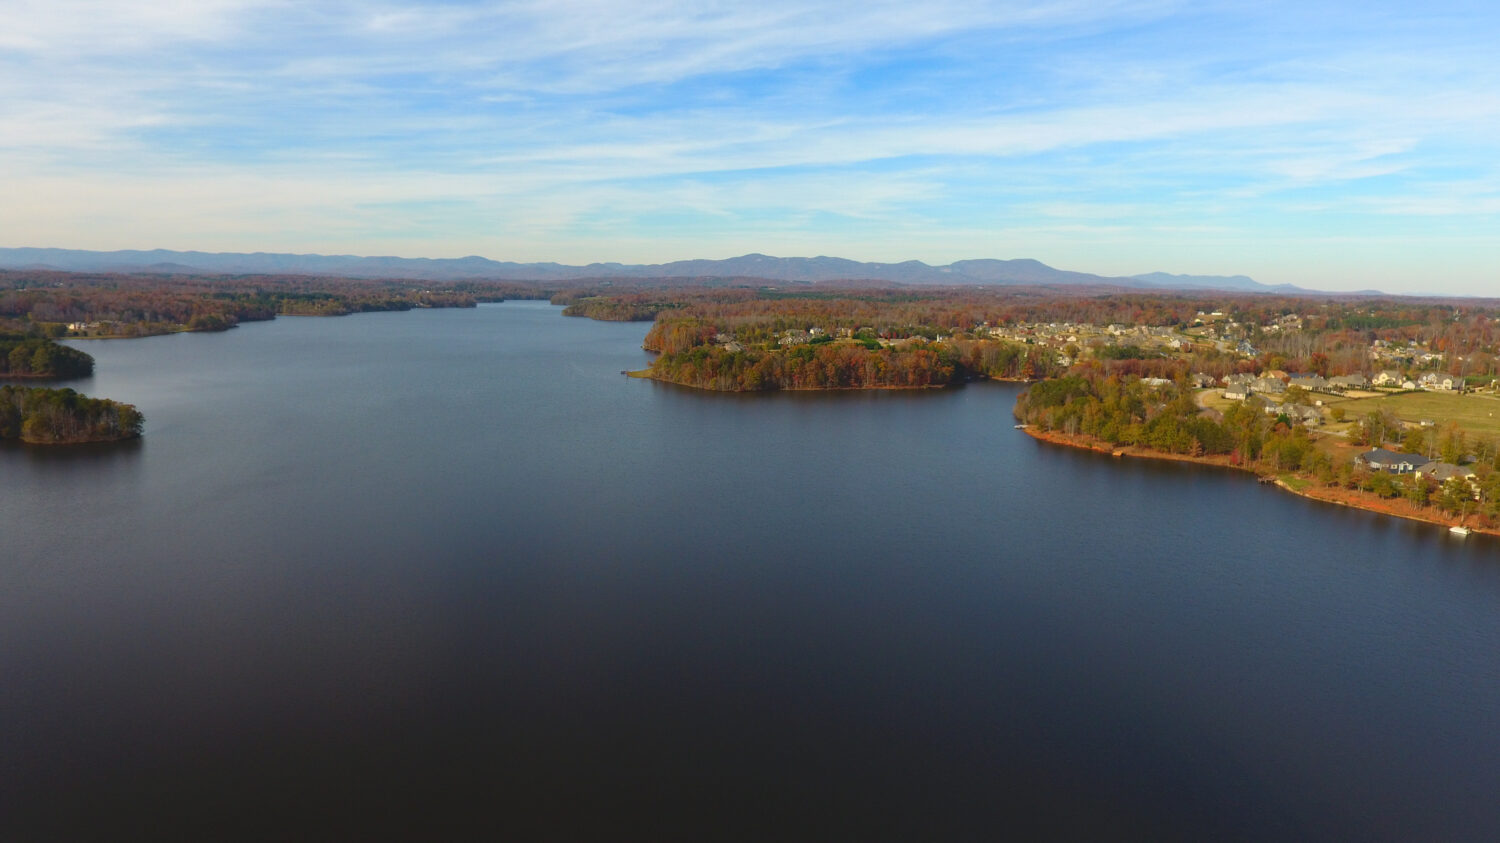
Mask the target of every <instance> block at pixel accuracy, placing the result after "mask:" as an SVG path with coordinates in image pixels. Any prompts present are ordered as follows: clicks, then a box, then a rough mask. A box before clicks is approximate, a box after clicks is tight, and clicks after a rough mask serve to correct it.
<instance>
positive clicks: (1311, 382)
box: [1287, 375, 1328, 392]
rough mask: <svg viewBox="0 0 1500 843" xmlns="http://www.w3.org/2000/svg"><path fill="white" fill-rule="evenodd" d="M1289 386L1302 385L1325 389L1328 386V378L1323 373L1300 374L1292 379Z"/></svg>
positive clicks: (1320, 389) (1319, 389)
mask: <svg viewBox="0 0 1500 843" xmlns="http://www.w3.org/2000/svg"><path fill="white" fill-rule="evenodd" d="M1287 385H1288V386H1300V387H1302V388H1303V389H1310V390H1316V391H1319V392H1321V391H1323V390H1325V389H1327V388H1328V380H1327V378H1324V377H1323V376H1322V375H1298V376H1296V377H1294V378H1292V379H1291V381H1290V382H1289V383H1288V384H1287Z"/></svg>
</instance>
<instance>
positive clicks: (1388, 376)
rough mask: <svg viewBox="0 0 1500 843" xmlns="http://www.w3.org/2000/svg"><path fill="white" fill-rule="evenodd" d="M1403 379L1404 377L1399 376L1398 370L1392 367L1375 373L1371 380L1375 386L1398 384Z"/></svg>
mask: <svg viewBox="0 0 1500 843" xmlns="http://www.w3.org/2000/svg"><path fill="white" fill-rule="evenodd" d="M1403 380H1405V378H1403V377H1401V373H1400V372H1398V371H1396V370H1394V369H1386V370H1385V371H1383V372H1381V373H1380V374H1378V375H1376V376H1375V379H1374V380H1373V381H1371V382H1372V383H1374V384H1375V385H1376V386H1400V385H1401V382H1402V381H1403Z"/></svg>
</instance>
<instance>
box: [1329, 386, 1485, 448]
mask: <svg viewBox="0 0 1500 843" xmlns="http://www.w3.org/2000/svg"><path fill="white" fill-rule="evenodd" d="M1322 397H1323V403H1324V405H1325V406H1327V407H1329V408H1333V407H1343V408H1344V412H1345V413H1346V414H1347V418H1349V419H1351V420H1353V419H1357V418H1359V417H1361V416H1364V415H1366V414H1368V413H1372V412H1375V411H1378V410H1390V411H1391V412H1392V413H1394V414H1395V415H1396V417H1397V418H1399V419H1401V420H1402V421H1404V422H1411V423H1413V424H1415V423H1418V422H1420V421H1422V420H1423V419H1431V420H1432V421H1434V422H1437V424H1438V426H1439V427H1441V426H1443V425H1445V424H1447V423H1448V422H1450V421H1452V422H1458V426H1459V427H1460V428H1462V429H1463V430H1464V431H1466V432H1468V433H1471V434H1479V435H1481V436H1492V437H1495V436H1500V398H1496V397H1495V396H1493V395H1482V394H1476V393H1468V394H1465V395H1456V394H1450V393H1443V392H1407V393H1402V394H1400V395H1387V396H1382V397H1379V398H1332V397H1327V396H1322Z"/></svg>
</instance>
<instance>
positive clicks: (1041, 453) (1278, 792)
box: [0, 302, 1500, 840]
mask: <svg viewBox="0 0 1500 843" xmlns="http://www.w3.org/2000/svg"><path fill="white" fill-rule="evenodd" d="M646 327H647V326H646V325H644V324H640V323H636V324H628V323H627V324H618V323H601V322H591V321H586V320H581V319H568V318H563V317H561V316H560V309H559V308H555V307H551V306H549V305H547V304H545V303H540V302H513V303H505V304H499V305H486V306H481V307H479V308H476V309H469V310H423V311H414V312H410V313H382V314H363V315H356V316H349V317H342V318H334V319H310V318H303V319H296V318H282V319H278V320H276V321H275V322H271V323H264V324H250V325H246V326H243V327H241V328H238V329H236V330H233V331H229V332H226V333H222V334H179V335H173V336H166V337H156V338H150V339H143V340H131V341H112V342H93V343H79V344H78V346H79V347H81V348H84V349H85V350H86V351H88V352H89V353H91V354H93V355H94V356H95V357H96V359H97V367H96V374H95V376H94V377H93V378H91V379H88V380H85V381H79V382H72V383H70V384H69V385H70V386H73V387H74V388H76V389H78V390H79V391H82V392H86V393H88V394H90V395H97V396H102V397H108V398H114V399H117V400H121V401H126V402H130V403H134V404H136V405H137V406H138V407H139V408H140V409H141V410H142V411H143V412H144V413H145V414H146V436H145V438H144V439H143V440H141V441H140V442H136V443H128V444H125V445H108V446H85V447H79V448H69V449H57V450H47V449H39V448H30V447H22V446H11V447H5V448H0V479H3V483H0V537H3V548H4V549H3V551H0V558H3V560H4V561H3V563H0V832H3V833H0V836H3V837H4V838H5V839H8V840H26V839H46V840H53V839H91V838H92V839H118V838H120V837H151V838H173V837H185V838H189V839H196V838H205V839H218V838H224V837H229V838H264V837H274V838H278V839H285V838H311V839H329V838H335V837H356V836H363V837H391V838H405V839H410V838H413V837H418V838H433V837H436V838H452V837H455V836H461V835H471V834H472V835H479V834H482V835H484V836H487V837H488V836H502V835H508V836H518V837H522V838H523V839H533V838H552V839H579V838H584V839H617V838H621V837H624V836H627V835H631V836H646V837H648V838H662V839H682V838H691V839H767V838H783V839H784V838H788V837H792V838H802V837H816V838H835V839H859V838H871V837H874V838H890V839H981V838H982V839H992V838H994V837H997V836H1000V835H1002V834H1007V833H1022V834H1028V835H1031V836H1040V837H1048V838H1062V837H1084V838H1092V839H1099V838H1104V839H1157V840H1160V839H1173V838H1177V839H1199V840H1201V839H1210V838H1212V839H1236V838H1241V839H1284V838H1296V839H1324V840H1333V839H1389V840H1411V839H1445V840H1459V839H1474V840H1488V839H1494V837H1495V836H1496V835H1497V834H1500V798H1497V796H1496V795H1497V794H1500V542H1496V541H1494V540H1493V539H1490V538H1487V537H1484V536H1479V535H1475V536H1471V537H1469V538H1467V539H1457V538H1454V537H1451V536H1449V535H1448V534H1447V533H1446V532H1445V531H1443V530H1441V529H1439V528H1437V527H1433V526H1430V525H1422V524H1416V523H1409V522H1402V521H1397V520H1393V519H1389V518H1385V517H1381V516H1377V515H1373V514H1370V513H1364V512H1358V511H1352V510H1348V509H1345V508H1341V507H1336V506H1328V505H1321V504H1315V503H1313V502H1310V501H1306V500H1303V499H1300V498H1297V497H1294V496H1292V495H1288V494H1286V493H1284V492H1280V491H1278V490H1275V489H1273V488H1269V487H1262V486H1259V485H1257V484H1256V483H1255V480H1254V478H1253V477H1252V476H1250V475H1248V474H1238V473H1232V472H1225V471H1222V470H1217V469H1212V468H1206V467H1200V466H1193V465H1183V464H1174V463H1152V462H1143V461H1130V460H1125V461H1122V460H1112V459H1110V458H1109V457H1107V456H1099V455H1095V454H1090V453H1083V452H1078V451H1073V450H1069V449H1064V448H1058V447H1054V446H1049V445H1044V444H1041V443H1037V442H1035V441H1033V440H1031V439H1030V438H1028V437H1026V436H1025V435H1024V434H1022V433H1021V432H1019V431H1016V430H1013V429H1012V425H1013V424H1014V421H1013V419H1012V418H1011V414H1010V410H1011V407H1012V405H1013V403H1014V401H1015V397H1016V394H1017V391H1018V388H1017V387H1015V386H1013V385H1002V384H989V383H976V384H971V385H968V386H965V387H962V388H956V389H950V390H942V391H926V392H918V393H907V392H879V393H839V394H771V395H753V396H742V395H724V394H708V393H699V392H693V391H689V390H685V389H681V388H676V387H671V386H667V385H663V384H658V383H654V382H650V381H642V380H636V379H632V378H626V377H622V376H621V375H620V372H621V370H624V369H637V368H641V367H642V366H644V365H645V363H646V362H647V359H648V358H647V355H646V353H645V352H643V351H641V350H640V342H641V339H642V337H643V336H644V334H645V330H646Z"/></svg>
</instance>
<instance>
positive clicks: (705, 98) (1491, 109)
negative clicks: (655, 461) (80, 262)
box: [0, 0, 1500, 283]
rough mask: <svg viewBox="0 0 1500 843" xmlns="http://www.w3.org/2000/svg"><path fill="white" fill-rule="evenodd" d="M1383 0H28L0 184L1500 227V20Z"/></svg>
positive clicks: (9, 19) (179, 222)
mask: <svg viewBox="0 0 1500 843" xmlns="http://www.w3.org/2000/svg"><path fill="white" fill-rule="evenodd" d="M1441 5H1442V4H1440V6H1441ZM1369 8H1370V7H1368V6H1363V5H1362V6H1358V7H1356V6H1353V5H1348V6H1345V5H1342V4H1332V5H1328V4H1314V5H1308V4H1293V3H1290V2H1288V3H1272V4H1270V5H1265V4H1255V5H1245V4H1237V3H1223V4H1197V3H1195V4H1186V3H1179V2H1171V0H1161V2H1153V0H1118V1H1117V2H1081V0H1080V2H1071V1H1070V0H1059V1H1058V2H1021V0H1015V2H982V1H981V0H972V1H971V0H936V1H935V2H933V3H928V4H911V3H909V2H894V1H893V0H875V2H870V3H865V4H860V5H859V6H857V7H850V6H848V5H847V4H834V3H831V2H828V3H820V2H811V3H810V2H805V0H770V2H764V3H759V4H745V3H738V2H721V0H699V2H693V3H689V2H686V0H647V2H625V0H551V1H549V2H543V0H523V2H445V3H416V2H376V3H368V2H355V1H354V0H335V1H334V2H309V3H294V2H290V0H197V1H196V2H189V0H172V1H171V2H166V1H165V0H154V2H144V0H111V2H86V0H73V2H68V1H67V0H50V2H46V3H43V2H38V0H14V2H11V3H7V4H4V5H3V6H0V174H4V175H5V178H6V182H7V187H8V188H9V189H10V190H11V191H12V192H19V193H21V194H23V195H24V196H25V198H26V200H27V201H26V202H24V203H8V204H6V205H4V206H3V207H0V230H3V231H5V232H6V236H7V238H8V239H11V240H12V243H11V244H12V245H26V244H33V243H49V244H54V245H75V246H85V247H86V246H105V245H108V246H123V245H142V244H144V242H145V241H140V242H137V241H136V238H149V240H150V242H151V243H153V244H156V245H167V246H172V245H176V246H182V247H214V248H239V249H260V248H265V249H276V248H281V247H283V246H291V245H300V246H306V245H309V244H314V245H316V244H318V243H326V244H328V247H329V248H335V249H339V250H344V251H353V250H355V247H357V246H361V245H365V244H375V248H374V249H373V250H375V251H391V249H388V248H387V249H381V248H379V244H380V243H382V242H384V243H397V244H401V246H402V248H404V249H406V250H407V252H408V253H412V254H422V253H433V254H436V253H459V254H467V253H473V252H483V251H486V250H489V251H490V252H492V253H494V256H495V257H501V258H504V257H521V256H522V255H520V254H518V252H519V251H526V250H535V249H538V248H566V249H567V250H568V251H569V253H570V255H571V256H573V257H577V256H579V255H580V254H582V255H583V256H585V257H587V258H590V259H592V258H600V259H610V258H622V259H623V258H627V257H635V258H641V259H671V258H678V257H691V256H693V252H688V253H683V252H681V251H673V250H677V249H690V250H703V249H707V250H709V251H714V250H715V249H717V250H719V251H720V252H724V251H730V250H733V249H735V248H738V247H740V246H743V247H744V248H745V250H751V249H758V250H761V251H769V250H772V249H773V248H774V247H775V245H776V244H781V245H783V246H787V247H792V246H803V245H805V246H807V247H808V249H809V250H811V251H816V252H822V253H837V252H841V251H850V250H855V249H864V250H867V252H865V253H851V254H852V256H854V257H862V256H863V257H876V256H877V255H873V254H869V252H871V251H878V250H881V249H895V248H898V246H896V245H893V244H897V243H899V244H900V245H899V248H901V249H905V250H907V251H906V252H905V256H907V257H918V256H926V257H929V258H931V259H935V260H936V259H943V258H947V259H952V258H955V257H973V256H977V255H983V254H995V255H996V256H1001V257H1004V256H1013V255H1024V254H1028V253H1030V250H1029V249H1028V248H1027V247H1026V242H1027V240H1026V238H1031V242H1034V243H1035V244H1037V248H1039V249H1043V248H1044V249H1049V250H1055V251H1060V250H1062V249H1063V248H1064V246H1065V245H1066V244H1071V245H1072V247H1073V253H1074V254H1076V255H1078V256H1079V258H1080V259H1086V260H1099V261H1108V260H1109V259H1110V257H1109V256H1110V255H1114V256H1115V258H1116V259H1118V260H1119V261H1120V262H1122V263H1129V264H1130V266H1123V267H1116V268H1109V267H1095V268H1096V269H1097V270H1099V271H1110V272H1120V271H1125V270H1126V269H1136V268H1139V267H1141V266H1142V265H1145V266H1149V267H1151V268H1161V269H1180V270H1182V271H1199V270H1198V268H1197V266H1187V265H1180V264H1179V263H1177V261H1176V259H1175V258H1174V257H1173V256H1174V255H1176V256H1180V257H1182V258H1183V259H1184V260H1188V259H1191V260H1194V261H1201V260H1203V255H1202V250H1203V249H1204V248H1205V247H1204V246H1203V243H1205V242H1207V241H1210V240H1211V241H1213V242H1214V243H1218V244H1220V245H1221V246H1222V247H1223V248H1224V249H1225V250H1226V252H1225V254H1236V255H1240V256H1241V257H1243V258H1246V259H1248V258H1255V257H1256V255H1257V253H1256V252H1254V251H1253V250H1252V249H1250V248H1249V247H1246V248H1245V249H1243V250H1241V251H1235V250H1236V249H1240V246H1239V245H1236V244H1241V243H1247V244H1248V243H1256V242H1259V243H1261V244H1263V243H1264V242H1265V241H1266V240H1267V239H1270V238H1277V237H1283V238H1284V237H1288V236H1292V235H1295V236H1296V237H1297V238H1301V240H1303V241H1307V239H1308V238H1313V237H1316V236H1318V234H1319V232H1328V236H1330V237H1331V236H1338V237H1356V236H1357V234H1358V232H1360V231H1366V232H1368V237H1369V238H1370V240H1371V241H1372V242H1375V241H1379V242H1383V243H1390V242H1395V241H1394V240H1392V238H1391V225H1392V224H1394V222H1396V221H1406V222H1408V223H1409V224H1410V227H1411V228H1412V229H1413V230H1416V231H1420V232H1422V233H1424V234H1427V235H1429V238H1430V242H1432V243H1433V244H1434V245H1433V246H1432V248H1433V249H1440V248H1446V247H1445V246H1444V245H1443V244H1452V243H1454V242H1458V241H1459V240H1461V239H1463V237H1465V236H1466V233H1471V232H1474V231H1491V232H1492V231H1494V225H1495V220H1496V217H1497V214H1500V209H1497V208H1496V207H1495V195H1496V193H1495V191H1494V190H1493V189H1492V186H1493V185H1492V183H1490V184H1491V189H1486V190H1475V189H1473V187H1472V185H1473V183H1474V181H1475V180H1476V179H1478V180H1479V181H1480V182H1483V179H1484V178H1485V176H1486V175H1487V174H1489V173H1491V172H1492V164H1491V162H1492V161H1494V160H1495V158H1496V152H1497V150H1496V144H1497V142H1496V140H1495V138H1497V137H1500V94H1497V93H1495V92H1496V91H1500V63H1497V62H1495V61H1494V59H1493V57H1492V54H1493V44H1494V43H1496V41H1497V40H1500V16H1497V14H1496V13H1493V12H1489V11H1487V10H1485V9H1480V8H1478V7H1475V6H1472V5H1469V6H1465V7H1463V8H1459V7H1458V6H1454V7H1453V8H1451V9H1445V8H1437V9H1433V8H1424V9H1423V10H1421V12H1420V13H1418V12H1416V11H1410V12H1408V11H1406V10H1405V9H1404V8H1401V7H1397V6H1393V5H1387V6H1385V7H1382V8H1379V9H1375V10H1374V11H1367V10H1368V9H1369ZM23 208H24V210H23ZM1434 220H1444V221H1446V222H1447V223H1448V224H1449V225H1448V229H1449V230H1448V231H1446V232H1445V231H1443V230H1440V229H1436V228H1431V227H1429V226H1428V224H1427V222H1424V221H1434ZM684 230H691V231H692V236H690V237H684V236H682V235H681V232H682V231H684ZM80 232H83V234H80ZM80 237H82V238H83V239H82V240H80V239H79V238H80ZM1403 242H1405V243H1406V244H1407V247H1408V248H1418V247H1417V246H1414V245H1412V244H1414V243H1420V242H1421V241H1420V240H1419V239H1411V240H1405V241H1403ZM1465 242H1468V241H1465ZM652 244H656V246H655V248H658V249H659V253H656V254H650V255H648V254H642V253H643V252H650V251H651V250H652V248H654V247H653V245H652ZM818 244H821V245H818ZM966 244H968V245H966ZM1226 244H1227V245H1226ZM611 248H624V249H629V250H632V252H633V255H630V256H627V255H617V254H611V253H609V251H608V250H609V249H611ZM1001 248H1005V249H1011V250H1013V251H1010V252H1009V253H1008V254H1000V253H995V252H993V251H992V250H995V249H1001ZM1464 248H1466V249H1468V250H1469V252H1468V253H1469V254H1471V255H1472V258H1471V264H1472V265H1473V266H1474V269H1473V270H1472V272H1471V275H1472V277H1473V278H1475V279H1477V278H1479V277H1480V276H1481V275H1484V269H1483V268H1482V267H1481V266H1480V263H1482V262H1483V261H1485V260H1489V261H1491V262H1492V260H1493V259H1492V257H1488V258H1486V257H1483V256H1480V255H1479V253H1478V251H1477V250H1476V248H1474V247H1469V246H1465V247H1464ZM1152 250H1155V251H1154V252H1153V251H1152ZM1264 251H1265V250H1264V248H1263V246H1262V248H1261V253H1264ZM1295 253H1296V250H1295V249H1293V250H1291V251H1289V252H1288V257H1287V259H1286V261H1285V262H1283V264H1281V265H1279V266H1281V268H1280V269H1277V270H1276V271H1278V272H1288V271H1290V269H1289V268H1290V267H1291V266H1292V261H1293V260H1294V259H1295ZM1152 254H1155V255H1157V256H1158V257H1156V258H1155V259H1149V258H1150V255H1152ZM884 256H886V257H891V256H890V255H884ZM1038 256H1040V255H1038ZM525 257H529V258H546V257H549V256H548V255H541V254H534V253H532V254H528V255H525ZM551 257H562V255H552V256H551ZM1053 258H1054V259H1057V257H1056V255H1055V254H1054V255H1053ZM1065 262H1066V261H1064V263H1065ZM1256 265H1257V266H1261V267H1264V266H1266V264H1265V262H1264V260H1259V259H1258V260H1257V261H1256ZM1317 265H1319V266H1322V267H1325V269H1326V267H1327V261H1326V255H1323V256H1321V257H1320V258H1319V261H1318V262H1317ZM1083 268H1087V267H1083ZM1249 269H1250V267H1248V266H1247V267H1245V268H1244V269H1238V270H1235V271H1249ZM1486 277H1487V276H1486ZM1265 280H1278V279H1277V278H1275V277H1272V278H1269V279H1265ZM1299 280H1300V281H1303V282H1306V281H1307V279H1306V278H1300V279H1299ZM1473 283H1478V281H1474V282H1473Z"/></svg>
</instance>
